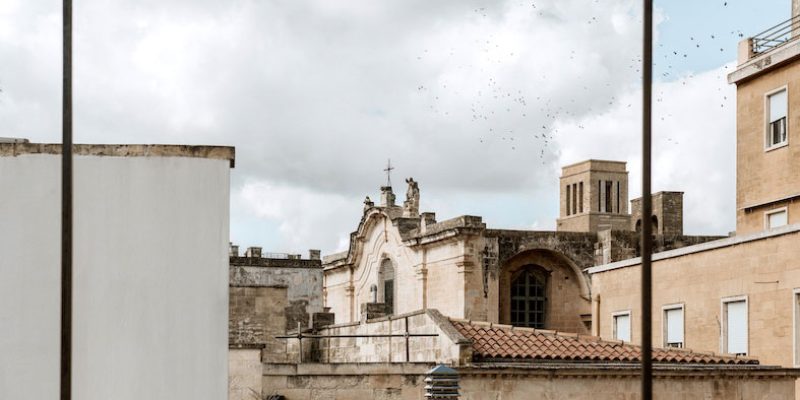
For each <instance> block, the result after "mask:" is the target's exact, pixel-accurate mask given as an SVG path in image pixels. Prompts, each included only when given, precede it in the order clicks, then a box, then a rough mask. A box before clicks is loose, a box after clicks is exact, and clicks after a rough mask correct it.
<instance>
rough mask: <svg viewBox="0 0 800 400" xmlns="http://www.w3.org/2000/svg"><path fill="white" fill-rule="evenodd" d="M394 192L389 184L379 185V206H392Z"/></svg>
mask: <svg viewBox="0 0 800 400" xmlns="http://www.w3.org/2000/svg"><path fill="white" fill-rule="evenodd" d="M394 200H395V196H394V192H392V187H391V186H381V207H394Z"/></svg>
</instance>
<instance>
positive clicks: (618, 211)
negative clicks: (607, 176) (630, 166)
mask: <svg viewBox="0 0 800 400" xmlns="http://www.w3.org/2000/svg"><path fill="white" fill-rule="evenodd" d="M619 190H620V189H619V181H617V214H619V213H621V212H622V211H620V210H619Z"/></svg>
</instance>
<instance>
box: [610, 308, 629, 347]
mask: <svg viewBox="0 0 800 400" xmlns="http://www.w3.org/2000/svg"><path fill="white" fill-rule="evenodd" d="M614 324H615V325H616V328H617V337H616V339H617V340H622V341H625V342H630V341H631V316H630V314H628V315H617V316H616V317H614Z"/></svg>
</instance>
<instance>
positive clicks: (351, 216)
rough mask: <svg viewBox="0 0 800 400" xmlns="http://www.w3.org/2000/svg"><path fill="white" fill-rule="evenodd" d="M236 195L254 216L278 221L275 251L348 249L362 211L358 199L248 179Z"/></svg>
mask: <svg viewBox="0 0 800 400" xmlns="http://www.w3.org/2000/svg"><path fill="white" fill-rule="evenodd" d="M234 196H235V197H236V198H235V199H234V201H233V203H234V204H238V205H240V206H243V207H246V208H247V209H248V211H249V212H250V214H252V215H253V216H254V217H256V218H263V219H266V220H269V221H274V222H276V223H277V225H278V230H279V231H280V234H281V241H280V242H279V243H275V244H273V248H272V249H271V250H273V251H278V249H279V250H280V251H293V252H298V251H305V250H306V249H308V248H319V247H320V246H322V248H324V249H325V250H326V251H331V250H335V251H342V250H345V249H346V248H347V247H346V246H347V245H348V241H349V234H350V231H351V230H353V229H355V226H356V225H357V223H358V220H359V217H360V212H361V209H360V208H359V207H358V205H359V204H360V203H359V201H358V199H354V198H349V197H346V196H342V195H339V194H335V193H322V192H319V191H312V190H309V189H306V188H301V187H296V186H289V185H283V184H275V183H272V182H267V181H250V182H247V183H245V184H244V185H243V186H242V188H241V190H239V191H237V192H236V193H234ZM354 224H355V225H354Z"/></svg>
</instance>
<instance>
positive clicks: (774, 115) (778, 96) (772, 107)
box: [767, 89, 788, 148]
mask: <svg viewBox="0 0 800 400" xmlns="http://www.w3.org/2000/svg"><path fill="white" fill-rule="evenodd" d="M787 105H788V99H787V95H786V89H780V90H778V91H777V92H774V93H772V94H769V95H767V117H768V120H767V148H771V147H775V146H779V145H782V144H784V143H786V140H787V132H786V130H787V129H786V128H787V127H786V114H787V111H788V107H787Z"/></svg>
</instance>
